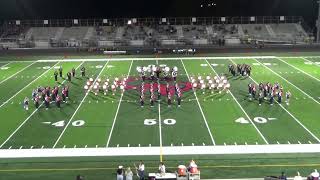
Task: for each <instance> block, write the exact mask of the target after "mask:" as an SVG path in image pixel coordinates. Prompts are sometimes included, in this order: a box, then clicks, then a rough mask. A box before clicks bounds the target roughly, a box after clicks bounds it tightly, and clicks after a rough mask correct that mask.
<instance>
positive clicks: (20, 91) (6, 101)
mask: <svg viewBox="0 0 320 180" xmlns="http://www.w3.org/2000/svg"><path fill="white" fill-rule="evenodd" d="M59 63H60V62H59V61H58V62H57V63H56V64H54V65H53V66H52V67H50V68H49V69H48V70H46V71H45V72H43V73H42V74H41V75H40V76H38V77H37V78H36V79H34V80H33V81H31V82H30V83H29V84H27V85H26V86H24V87H23V88H22V89H20V91H18V92H17V93H16V94H14V95H13V96H12V97H11V98H9V99H8V100H6V101H5V102H4V103H2V104H1V105H0V108H1V107H3V106H4V105H5V104H7V103H8V102H9V101H10V100H11V99H13V98H14V97H16V96H17V95H18V94H19V93H21V92H22V91H23V90H24V89H26V88H27V87H29V86H30V85H31V84H32V83H34V82H35V81H37V80H38V79H40V78H41V77H42V76H43V75H44V74H46V73H48V72H49V71H50V70H51V69H52V68H53V67H55V66H56V65H57V64H59Z"/></svg>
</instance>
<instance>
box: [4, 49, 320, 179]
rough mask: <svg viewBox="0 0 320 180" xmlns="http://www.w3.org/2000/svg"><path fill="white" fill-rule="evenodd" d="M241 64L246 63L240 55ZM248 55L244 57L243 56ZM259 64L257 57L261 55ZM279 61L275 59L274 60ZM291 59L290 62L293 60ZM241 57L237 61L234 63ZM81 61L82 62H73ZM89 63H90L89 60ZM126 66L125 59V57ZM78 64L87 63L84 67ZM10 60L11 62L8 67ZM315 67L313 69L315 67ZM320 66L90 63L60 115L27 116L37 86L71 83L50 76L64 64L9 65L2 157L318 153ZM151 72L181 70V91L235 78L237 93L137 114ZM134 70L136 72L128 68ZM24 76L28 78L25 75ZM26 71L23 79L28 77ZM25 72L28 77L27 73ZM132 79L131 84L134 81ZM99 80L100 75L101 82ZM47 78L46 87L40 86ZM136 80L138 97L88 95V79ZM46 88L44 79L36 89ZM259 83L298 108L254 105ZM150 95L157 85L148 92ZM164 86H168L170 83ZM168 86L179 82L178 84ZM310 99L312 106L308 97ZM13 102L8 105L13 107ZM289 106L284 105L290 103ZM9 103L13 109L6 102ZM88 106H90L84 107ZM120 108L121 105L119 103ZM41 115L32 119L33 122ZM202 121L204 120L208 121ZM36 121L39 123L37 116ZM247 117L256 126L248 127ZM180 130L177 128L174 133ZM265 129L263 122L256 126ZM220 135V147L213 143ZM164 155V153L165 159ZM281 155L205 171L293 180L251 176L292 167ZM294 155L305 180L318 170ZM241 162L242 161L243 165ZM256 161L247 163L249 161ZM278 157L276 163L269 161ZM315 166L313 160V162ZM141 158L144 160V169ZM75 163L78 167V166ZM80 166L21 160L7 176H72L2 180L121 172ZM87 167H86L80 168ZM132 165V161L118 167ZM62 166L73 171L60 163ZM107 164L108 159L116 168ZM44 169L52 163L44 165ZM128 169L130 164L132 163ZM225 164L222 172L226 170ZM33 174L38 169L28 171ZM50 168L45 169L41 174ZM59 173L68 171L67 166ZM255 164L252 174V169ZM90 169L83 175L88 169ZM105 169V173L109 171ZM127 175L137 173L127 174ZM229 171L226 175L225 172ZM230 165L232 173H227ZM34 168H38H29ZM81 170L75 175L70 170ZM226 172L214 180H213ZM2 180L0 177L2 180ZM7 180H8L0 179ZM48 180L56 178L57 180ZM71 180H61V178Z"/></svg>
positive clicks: (199, 95)
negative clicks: (16, 153) (289, 148)
mask: <svg viewBox="0 0 320 180" xmlns="http://www.w3.org/2000/svg"><path fill="white" fill-rule="evenodd" d="M237 55H238V54H237ZM242 55H246V54H242ZM255 55H259V54H255ZM269 55H272V54H269ZM289 55H290V54H282V56H289ZM233 56H236V55H235V54H234V55H233ZM73 57H74V58H76V57H77V56H73ZM84 57H86V56H84ZM101 57H102V56H94V57H90V56H88V57H87V58H101ZM126 57H127V56H126ZM132 57H133V56H132ZM46 58H50V59H53V58H57V57H56V56H51V57H45V56H43V57H28V58H23V57H19V58H10V59H12V60H17V59H18V60H34V59H46ZM78 58H79V57H78ZM1 59H3V60H6V59H7V60H8V57H6V58H5V57H1ZM310 62H313V63H310ZM316 62H320V57H314V58H306V59H304V58H303V57H298V56H295V57H292V58H290V57H285V58H284V57H281V58H280V59H277V58H274V59H262V58H259V59H235V58H232V57H231V59H214V60H213V59H210V60H209V59H208V60H204V59H202V60H196V59H194V58H192V57H190V59H185V60H159V61H156V60H148V61H143V60H133V61H131V60H127V61H93V62H83V66H85V67H86V68H87V77H84V78H82V77H80V75H79V74H80V70H79V69H78V70H77V77H76V78H73V80H72V82H67V81H65V82H64V84H63V86H64V85H68V86H69V87H70V99H69V102H68V103H67V104H65V103H64V104H62V108H61V109H59V108H57V107H56V106H55V104H51V105H50V108H49V109H48V110H46V109H45V108H44V107H40V108H39V110H36V109H35V107H34V105H33V104H32V103H31V104H30V109H29V111H25V110H24V109H23V108H22V104H21V103H22V101H23V99H24V97H26V96H27V97H29V98H30V99H31V92H32V90H33V89H34V88H36V87H37V86H39V85H41V86H58V85H61V84H60V83H61V82H63V81H64V80H65V79H64V78H62V79H60V78H59V82H58V83H56V82H55V81H54V79H53V72H54V68H52V69H47V68H44V67H47V66H48V67H49V68H50V67H52V66H54V65H55V64H56V63H57V62H36V63H34V64H32V65H31V66H30V67H28V68H25V67H27V66H28V65H30V64H31V63H32V62H13V63H10V64H7V63H4V62H0V66H1V67H4V66H8V67H10V68H8V69H6V68H3V69H1V70H0V82H1V81H3V80H5V79H6V78H8V77H10V76H12V75H14V74H16V75H15V76H13V77H11V78H9V79H7V80H5V81H4V82H2V83H0V117H1V119H2V122H1V126H0V144H1V145H2V146H1V148H4V149H7V148H11V149H19V148H23V149H29V148H53V147H55V148H62V147H65V148H80V147H82V148H83V147H87V148H90V147H91V148H94V147H106V146H109V147H117V146H120V147H128V146H129V147H138V146H143V147H148V146H152V147H158V146H160V145H163V146H192V145H199V146H207V145H213V144H216V145H235V144H236V145H244V144H250V145H254V144H266V143H269V144H278V143H279V144H288V143H290V144H299V143H302V144H309V143H319V141H318V140H317V139H318V138H319V137H320V129H319V128H318V119H319V117H318V116H319V113H318V112H319V110H320V99H319V96H320V95H319V93H320V90H319V87H318V86H320V84H319V81H320V74H319V73H320V68H319V65H317V64H316ZM81 63H82V62H81V61H78V62H58V63H57V64H56V65H55V66H63V69H64V76H65V74H66V72H67V71H70V70H71V68H73V67H74V68H76V67H79V65H80V64H81ZM232 63H239V64H242V63H246V64H249V65H251V66H252V69H253V72H252V76H251V78H249V77H232V75H231V74H229V73H228V69H227V66H228V65H229V64H232ZM151 64H166V65H167V66H169V67H173V66H177V67H178V69H179V72H178V74H179V75H178V82H179V85H180V87H182V86H183V84H184V83H187V82H188V81H189V78H188V77H196V78H197V77H198V76H202V77H203V78H205V77H206V76H211V77H213V76H216V75H219V76H221V75H224V76H226V77H228V79H229V82H230V84H231V88H230V92H228V93H226V92H222V93H221V94H220V93H219V92H217V91H215V92H213V93H211V91H210V90H205V92H204V94H203V91H201V90H196V91H195V92H194V91H192V90H189V91H186V92H183V102H182V106H181V107H178V106H177V102H176V97H175V96H174V98H173V99H174V101H173V104H172V106H171V107H168V105H167V98H166V96H161V101H160V102H156V103H155V106H154V107H151V106H150V103H149V96H150V93H149V92H148V91H149V90H148V88H147V91H146V93H145V97H146V100H145V106H144V107H140V105H139V95H140V93H139V86H140V84H141V83H142V81H141V79H140V77H139V75H138V72H137V70H136V68H137V67H138V66H148V65H151ZM130 67H131V68H130ZM23 68H25V69H23ZM22 69H23V70H22ZM19 71H21V72H19ZM128 73H129V74H128ZM98 75H100V76H99V77H98ZM39 76H41V77H40V78H38V77H39ZM127 76H128V77H129V80H130V81H129V82H128V85H129V86H137V87H138V88H137V89H130V90H127V91H125V92H124V94H123V95H122V93H121V92H120V91H118V92H116V94H115V95H112V93H111V92H109V93H108V94H107V95H103V93H102V92H100V93H99V94H98V95H97V96H96V95H94V94H93V93H92V92H89V94H88V95H86V92H85V91H84V90H83V86H84V85H85V83H86V81H87V78H93V79H96V78H101V79H102V82H104V81H105V80H106V79H107V78H109V79H110V82H113V80H114V79H115V78H116V77H118V78H120V79H122V78H124V77H127ZM37 78H38V79H37ZM253 82H257V83H260V82H263V83H266V82H270V83H275V82H279V83H280V84H281V86H283V88H284V91H288V90H289V91H290V92H291V93H292V99H291V102H290V105H286V104H285V103H284V102H283V103H282V104H281V105H279V104H277V103H275V104H274V105H273V106H271V105H270V104H269V102H268V101H267V100H265V101H264V102H263V104H262V105H261V106H259V105H258V101H257V100H256V99H255V100H252V101H251V100H249V98H248V91H247V89H248V87H247V86H248V84H249V83H253ZM145 83H146V84H147V86H149V85H148V84H149V83H151V81H150V80H147V81H146V82H145ZM160 83H161V84H165V83H166V82H165V81H164V80H162V81H161V82H160ZM169 83H170V85H172V86H173V85H174V82H172V81H170V82H169ZM309 96H310V97H311V98H310V97H309ZM9 99H10V100H9ZM284 99H285V98H284ZM7 100H9V101H8V102H6V103H5V101H7ZM82 100H83V101H82ZM120 100H121V101H120ZM33 112H34V113H33ZM202 112H203V113H202ZM32 113H33V114H32ZM247 116H248V117H247ZM239 118H244V119H247V120H250V122H249V123H248V124H240V123H237V122H235V121H236V120H237V119H239ZM259 118H260V119H261V118H266V119H267V118H276V120H273V121H269V120H267V121H266V122H259V121H258V120H259ZM146 119H147V120H148V119H149V120H150V119H151V120H152V121H154V122H155V124H153V125H146V124H145V120H146ZM168 119H169V122H172V121H174V122H175V123H173V124H170V123H167V122H168ZM257 119H258V120H257ZM61 121H64V125H63V126H62V127H56V126H54V125H52V123H56V122H61ZM79 121H81V122H84V124H82V125H81V126H77V125H75V123H77V122H79ZM210 134H212V138H211V135H210ZM160 154H161V151H160V150H159V155H160ZM274 156H277V155H270V156H269V155H268V156H267V157H266V159H263V156H262V155H257V156H255V157H257V160H253V158H251V159H250V160H248V161H246V160H244V159H245V158H244V156H237V157H241V158H239V159H238V158H235V159H234V158H231V159H230V157H228V156H223V158H221V159H218V160H217V159H216V156H214V158H213V159H211V160H213V161H214V162H211V161H210V160H208V161H206V160H204V159H205V158H208V157H213V156H199V157H201V158H203V160H201V162H204V163H203V164H202V165H203V167H206V165H207V168H204V170H203V172H204V173H205V174H204V177H212V176H209V174H210V175H211V174H212V173H213V175H215V176H216V177H223V174H225V173H230V174H231V175H230V176H226V177H235V176H234V174H239V176H241V177H257V176H263V175H268V173H275V172H280V171H281V170H282V169H284V170H288V171H289V172H290V173H293V172H294V171H295V170H296V169H295V167H292V166H290V167H286V166H285V165H283V164H281V165H279V166H276V165H275V166H267V167H265V168H262V167H257V168H260V169H259V172H256V173H255V172H254V173H252V174H250V172H249V170H248V168H249V167H251V166H253V165H254V164H255V163H256V164H258V163H266V164H267V163H268V162H270V163H271V164H276V161H279V163H285V160H283V159H279V157H274ZM294 156H295V155H292V156H290V155H288V156H287V158H288V159H289V160H288V162H289V163H291V162H296V163H298V164H301V165H300V166H299V165H298V166H297V167H299V168H300V167H301V168H302V169H303V172H307V171H309V170H308V167H312V168H314V167H316V166H319V165H318V164H317V165H312V163H313V160H311V159H312V158H311V157H310V156H308V155H306V156H308V157H307V159H308V158H309V159H308V161H303V160H302V159H303V158H301V157H298V158H297V159H294ZM235 157H236V156H235ZM245 157H246V158H248V156H245ZM268 157H270V158H268ZM312 157H313V156H312ZM132 158H133V159H134V160H137V159H138V158H140V157H130V158H128V159H132ZM136 158H137V159H136ZM163 158H164V160H165V161H166V162H168V163H169V165H170V166H172V169H173V167H175V166H176V165H177V163H178V162H179V159H178V157H177V156H163ZM189 158H190V157H188V156H187V155H186V156H184V157H182V159H184V161H186V159H189ZM71 159H73V158H71ZM76 159H77V158H75V159H73V160H72V161H73V162H72V163H69V164H68V163H67V164H64V165H61V167H58V165H57V163H56V162H52V161H55V160H56V159H48V161H49V163H39V162H33V161H37V160H36V159H31V160H30V162H23V163H14V160H9V161H8V162H7V163H5V162H3V161H5V160H3V161H2V160H0V161H2V162H3V163H2V164H1V162H0V165H2V166H3V167H6V166H5V165H7V167H6V168H2V169H5V170H6V169H10V168H12V169H19V168H22V169H25V168H34V169H39V168H45V167H48V168H49V169H52V168H53V169H67V168H71V170H70V171H63V170H48V171H41V170H34V171H32V172H25V171H23V170H21V171H13V172H8V171H1V170H0V176H1V177H5V178H6V179H15V178H19V177H20V178H21V177H22V173H26V176H25V177H26V178H33V179H34V178H35V176H36V174H38V177H36V178H35V179H37V178H39V179H40V178H42V177H44V176H45V175H46V174H49V175H50V176H56V177H62V176H64V178H65V179H67V178H71V177H73V176H74V175H75V174H76V173H78V172H81V173H86V174H87V175H88V176H89V177H91V178H92V179H93V178H95V179H101V178H102V177H104V176H105V177H111V176H113V175H114V174H113V171H114V169H113V168H114V167H115V166H116V165H117V163H119V161H115V160H114V159H116V157H113V158H111V162H110V163H109V162H106V164H104V162H102V163H100V162H96V161H95V160H93V162H91V161H92V159H95V158H92V159H91V158H89V159H90V160H89V161H90V162H85V163H84V165H83V164H79V165H78V164H77V162H74V161H76ZM80 159H81V158H80ZM120 159H121V160H123V159H125V158H124V157H122V158H120ZM142 159H146V160H148V159H149V160H150V162H152V164H153V166H156V161H158V160H159V156H153V157H143V158H142ZM59 160H60V161H62V162H64V161H69V160H68V158H67V159H63V158H59ZM108 160H109V158H106V161H108ZM44 161H46V160H44ZM128 161H129V160H128ZM219 163H220V164H219ZM303 163H307V164H308V163H309V165H310V166H306V167H303V165H302V164H303ZM30 164H31V165H30ZM43 164H45V165H44V166H43V167H42V166H41V165H43ZM60 164H61V163H60ZM237 164H239V165H245V164H250V166H249V167H248V166H244V167H237V166H235V165H237ZM252 164H253V165H252ZM82 165H83V166H82ZM85 165H88V167H90V168H91V167H93V168H96V167H99V168H100V165H101V166H102V168H104V167H107V168H106V169H89V170H83V169H80V170H77V168H79V167H87V166H85ZM104 165H106V166H104ZM128 165H129V164H128ZM219 165H221V166H219ZM223 165H230V167H229V166H228V167H223ZM29 166H30V167H29ZM73 168H75V169H76V170H72V169H73ZM216 169H218V171H217V172H216V173H214V171H215V170H216ZM1 174H2V175H3V176H2V175H1ZM0 179H1V178H0ZM49 179H50V178H49ZM62 179H63V178H62Z"/></svg>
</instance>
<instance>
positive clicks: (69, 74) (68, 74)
mask: <svg viewBox="0 0 320 180" xmlns="http://www.w3.org/2000/svg"><path fill="white" fill-rule="evenodd" d="M67 76H68V81H69V82H71V76H72V75H71V73H70V72H68V73H67Z"/></svg>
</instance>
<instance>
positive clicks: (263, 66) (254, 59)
mask: <svg viewBox="0 0 320 180" xmlns="http://www.w3.org/2000/svg"><path fill="white" fill-rule="evenodd" d="M253 60H255V61H257V62H258V63H260V64H262V63H261V62H260V61H258V60H257V59H253ZM262 66H263V67H265V68H266V69H268V70H269V71H271V72H273V73H274V74H275V75H277V76H278V77H280V78H281V79H283V80H284V81H285V82H287V83H288V84H290V85H292V86H293V87H295V88H296V89H298V90H299V91H300V92H302V93H303V94H304V95H306V96H308V97H309V98H310V99H312V100H313V101H314V102H316V103H317V104H320V102H319V101H317V100H315V99H314V98H313V97H311V96H310V95H309V94H307V93H306V92H304V91H303V90H302V89H300V88H299V87H297V86H296V85H294V84H292V83H291V82H290V81H288V80H287V79H286V78H284V77H282V76H281V75H280V74H278V73H276V72H275V71H273V70H272V69H271V68H269V67H267V66H266V65H264V64H262Z"/></svg>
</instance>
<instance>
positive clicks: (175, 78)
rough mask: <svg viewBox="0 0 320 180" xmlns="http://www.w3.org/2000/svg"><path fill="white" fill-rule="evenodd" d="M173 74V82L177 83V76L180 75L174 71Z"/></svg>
mask: <svg viewBox="0 0 320 180" xmlns="http://www.w3.org/2000/svg"><path fill="white" fill-rule="evenodd" d="M171 74H172V78H173V80H174V81H177V75H178V73H177V71H172V73H171Z"/></svg>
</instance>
